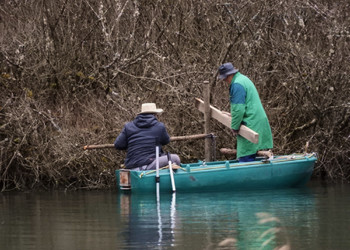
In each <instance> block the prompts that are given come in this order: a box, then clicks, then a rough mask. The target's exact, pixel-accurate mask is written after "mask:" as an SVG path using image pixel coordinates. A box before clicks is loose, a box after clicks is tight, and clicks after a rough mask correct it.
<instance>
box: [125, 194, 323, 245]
mask: <svg viewBox="0 0 350 250" xmlns="http://www.w3.org/2000/svg"><path fill="white" fill-rule="evenodd" d="M119 197H120V207H121V216H122V221H123V223H124V224H125V225H124V228H123V237H124V240H125V245H126V246H128V248H129V247H130V248H133V247H134V248H142V249H163V248H169V247H186V248H191V249H213V248H218V247H220V246H223V247H225V246H226V247H231V246H232V247H236V248H237V249H259V248H261V249H274V248H276V247H282V246H286V245H287V246H289V244H290V238H293V237H294V235H293V234H295V232H291V231H288V228H290V227H292V226H295V225H298V224H300V223H303V221H305V219H307V220H308V221H312V220H315V219H317V211H316V209H315V207H314V203H315V201H314V197H313V195H312V192H310V191H309V190H308V188H302V189H285V190H262V191H254V192H253V191H246V192H236V193H235V192H222V193H196V194H192V193H189V194H177V195H176V194H175V193H174V194H161V196H160V197H159V199H157V197H156V196H155V195H154V194H152V195H136V194H119ZM305 216H309V217H310V216H312V217H313V218H305ZM286 228H287V229H286ZM315 230H317V229H315ZM297 236H299V235H297Z"/></svg>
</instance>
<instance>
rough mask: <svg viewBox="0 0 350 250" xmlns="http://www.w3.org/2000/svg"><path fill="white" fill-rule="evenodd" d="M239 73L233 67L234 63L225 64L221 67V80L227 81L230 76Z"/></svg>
mask: <svg viewBox="0 0 350 250" xmlns="http://www.w3.org/2000/svg"><path fill="white" fill-rule="evenodd" d="M237 72H238V69H236V68H235V67H233V65H232V63H224V64H223V65H221V66H220V67H219V74H220V75H219V79H220V80H222V79H225V78H226V77H228V76H229V75H232V74H234V73H237Z"/></svg>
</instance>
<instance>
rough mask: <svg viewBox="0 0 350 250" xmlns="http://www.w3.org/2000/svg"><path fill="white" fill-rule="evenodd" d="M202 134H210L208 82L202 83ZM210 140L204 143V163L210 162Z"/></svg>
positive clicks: (207, 139)
mask: <svg viewBox="0 0 350 250" xmlns="http://www.w3.org/2000/svg"><path fill="white" fill-rule="evenodd" d="M203 91H204V93H203V94H204V103H203V105H204V107H203V111H204V133H205V134H209V133H210V112H211V111H210V86H209V81H204V89H203ZM210 146H211V139H210V138H209V137H208V138H206V139H205V141H204V157H205V161H206V162H210V161H211V150H210V148H211V147H210Z"/></svg>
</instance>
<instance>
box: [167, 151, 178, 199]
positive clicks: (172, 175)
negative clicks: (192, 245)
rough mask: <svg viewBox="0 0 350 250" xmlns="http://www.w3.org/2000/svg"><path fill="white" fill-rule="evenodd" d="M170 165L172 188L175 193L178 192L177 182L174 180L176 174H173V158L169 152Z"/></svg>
mask: <svg viewBox="0 0 350 250" xmlns="http://www.w3.org/2000/svg"><path fill="white" fill-rule="evenodd" d="M168 164H169V172H170V180H171V187H172V189H173V192H176V188H175V180H174V172H173V167H172V164H171V156H170V154H169V152H168Z"/></svg>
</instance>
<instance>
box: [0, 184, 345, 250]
mask: <svg viewBox="0 0 350 250" xmlns="http://www.w3.org/2000/svg"><path fill="white" fill-rule="evenodd" d="M349 194H350V185H349V184H347V185H345V184H343V185H339V184H338V185H323V184H321V183H320V182H315V181H313V182H310V183H309V185H308V186H307V187H306V188H301V189H300V188H299V189H285V190H262V191H246V192H225V193H197V194H180V193H179V194H175V195H171V194H169V195H167V194H162V195H161V197H160V201H159V202H157V199H156V197H155V196H154V195H125V194H120V193H118V192H117V191H84V192H68V193H64V192H30V193H5V194H0V209H1V210H0V248H1V249H39V250H40V249H64V250H67V249H232V247H233V246H235V247H236V248H237V249H273V248H275V247H277V246H282V245H285V244H289V245H290V246H291V248H292V249H350V237H349V236H348V231H349V228H350V226H349V225H350V215H349V210H350V195H349Z"/></svg>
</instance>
